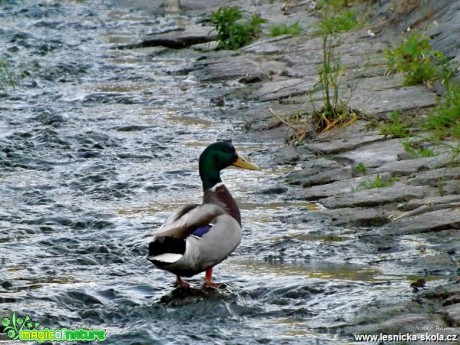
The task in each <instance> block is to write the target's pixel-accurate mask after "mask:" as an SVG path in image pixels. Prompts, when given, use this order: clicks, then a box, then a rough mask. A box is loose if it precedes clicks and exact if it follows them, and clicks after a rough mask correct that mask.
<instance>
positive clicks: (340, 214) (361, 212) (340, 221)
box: [320, 207, 392, 227]
mask: <svg viewBox="0 0 460 345" xmlns="http://www.w3.org/2000/svg"><path fill="white" fill-rule="evenodd" d="M320 213H321V214H322V215H324V216H326V217H329V218H330V219H331V223H332V224H333V225H336V226H364V227H369V226H374V227H375V226H380V225H383V224H386V223H388V222H390V215H392V213H391V212H389V211H388V210H385V209H383V208H378V207H374V208H359V207H344V208H338V209H332V210H330V209H326V210H322V211H320Z"/></svg>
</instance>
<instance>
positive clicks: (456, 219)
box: [382, 208, 460, 235]
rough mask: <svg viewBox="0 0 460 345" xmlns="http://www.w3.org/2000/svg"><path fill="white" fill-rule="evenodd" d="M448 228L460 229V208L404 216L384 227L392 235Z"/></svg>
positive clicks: (385, 231) (384, 231)
mask: <svg viewBox="0 0 460 345" xmlns="http://www.w3.org/2000/svg"><path fill="white" fill-rule="evenodd" d="M446 229H460V208H454V209H452V208H449V209H442V210H437V211H433V212H427V213H423V214H420V215H417V216H413V217H402V218H400V219H399V220H397V221H396V222H394V223H391V224H388V225H387V226H385V227H384V228H383V229H382V232H383V233H386V234H391V235H407V234H419V233H424V232H430V231H440V230H446Z"/></svg>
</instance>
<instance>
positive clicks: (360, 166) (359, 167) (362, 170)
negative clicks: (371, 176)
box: [356, 163, 367, 175]
mask: <svg viewBox="0 0 460 345" xmlns="http://www.w3.org/2000/svg"><path fill="white" fill-rule="evenodd" d="M356 171H357V172H358V173H360V174H361V175H366V172H367V168H366V166H365V165H364V164H363V163H358V165H357V166H356Z"/></svg>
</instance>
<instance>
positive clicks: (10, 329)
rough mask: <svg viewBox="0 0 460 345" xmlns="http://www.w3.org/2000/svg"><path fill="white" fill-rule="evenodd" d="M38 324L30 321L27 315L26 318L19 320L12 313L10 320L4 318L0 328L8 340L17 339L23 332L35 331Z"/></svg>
mask: <svg viewBox="0 0 460 345" xmlns="http://www.w3.org/2000/svg"><path fill="white" fill-rule="evenodd" d="M39 325H40V324H39V323H38V322H34V321H32V319H31V318H30V316H29V315H26V317H25V318H24V319H23V318H20V317H16V313H14V312H13V314H12V315H11V319H10V318H9V317H4V318H3V319H2V326H3V327H4V328H3V332H4V333H6V334H7V335H8V338H10V339H18V338H19V333H20V332H21V331H23V330H30V331H32V330H34V329H37V327H38V326H39Z"/></svg>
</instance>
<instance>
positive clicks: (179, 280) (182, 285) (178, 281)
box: [176, 276, 190, 288]
mask: <svg viewBox="0 0 460 345" xmlns="http://www.w3.org/2000/svg"><path fill="white" fill-rule="evenodd" d="M176 286H177V287H180V288H189V287H190V284H189V283H187V282H186V281H183V280H182V278H181V277H180V276H176Z"/></svg>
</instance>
